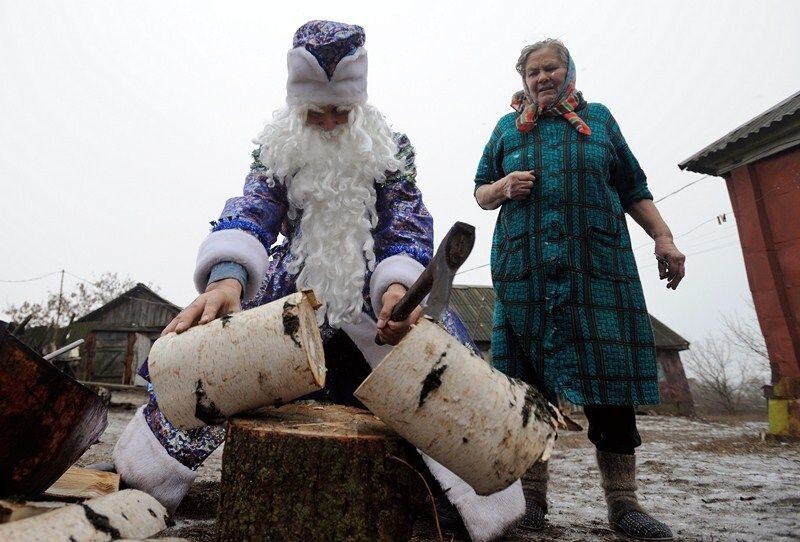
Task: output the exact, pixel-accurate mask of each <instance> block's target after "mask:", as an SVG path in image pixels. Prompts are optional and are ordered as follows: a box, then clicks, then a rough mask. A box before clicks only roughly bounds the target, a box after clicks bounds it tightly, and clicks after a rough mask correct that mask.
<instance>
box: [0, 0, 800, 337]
mask: <svg viewBox="0 0 800 542" xmlns="http://www.w3.org/2000/svg"><path fill="white" fill-rule="evenodd" d="M310 19H335V20H340V21H344V22H348V23H355V24H360V25H361V26H363V27H364V28H365V30H366V36H367V41H366V47H367V49H368V50H369V57H370V78H369V94H370V101H371V102H372V103H373V104H374V105H376V106H378V107H379V108H380V109H381V110H382V111H383V112H384V113H385V114H386V116H387V117H388V119H389V121H390V122H391V123H392V125H393V126H394V127H395V129H397V130H400V131H403V132H405V133H407V134H408V135H409V137H410V138H411V141H412V143H413V144H414V145H415V147H416V149H417V165H418V183H419V186H420V188H421V190H422V192H423V195H424V199H425V202H426V204H427V206H428V208H429V209H430V211H431V213H432V214H433V216H434V218H435V223H436V242H437V243H438V241H439V240H440V239H441V237H442V236H443V235H444V233H445V232H446V231H447V229H448V228H449V226H450V225H451V224H452V223H453V222H454V221H456V220H462V221H465V222H469V223H471V224H474V225H475V226H476V228H477V234H478V241H477V244H476V247H475V250H474V252H473V255H472V256H471V257H470V259H469V260H468V261H467V263H466V264H465V265H464V267H463V269H471V268H476V267H479V266H483V265H484V264H486V263H488V258H489V249H490V239H491V233H492V229H493V226H494V220H495V218H496V213H495V212H487V211H483V210H481V209H479V208H478V207H477V205H476V204H475V202H474V200H473V197H472V189H473V178H474V173H475V169H476V166H477V164H478V160H479V158H480V155H481V152H482V150H483V147H484V145H485V144H486V141H487V140H488V138H489V135H490V132H491V130H492V128H493V127H494V125H495V123H496V121H497V119H498V118H499V117H500V116H502V115H503V114H505V113H506V112H508V111H510V109H509V107H508V102H509V98H510V96H511V94H512V93H513V92H514V91H516V90H518V89H519V88H520V85H521V83H520V80H519V78H518V76H517V74H516V72H515V71H514V63H515V61H516V58H517V56H518V54H519V51H520V49H521V48H522V47H523V46H524V45H525V44H528V43H531V42H534V41H538V40H540V39H543V38H545V37H558V38H560V39H562V40H563V41H564V42H565V44H566V45H567V47H568V48H569V49H570V51H571V53H572V56H573V58H574V59H575V63H576V66H577V70H578V75H577V87H578V89H579V90H581V91H582V92H583V94H584V96H585V97H586V99H587V100H588V101H595V102H602V103H604V104H606V105H607V106H608V107H609V108H610V109H611V111H612V113H613V114H614V116H615V117H616V119H617V121H618V122H619V124H620V126H621V127H622V131H623V134H624V135H625V137H626V139H627V141H628V143H629V145H630V147H631V148H632V150H633V152H634V153H635V154H636V156H637V158H638V159H639V162H640V163H641V165H642V167H643V169H644V170H645V172H646V173H647V175H648V178H649V183H650V188H651V191H652V192H653V194H654V195H655V197H656V199H658V198H659V197H663V196H665V195H667V194H669V193H670V192H672V191H674V190H676V189H678V188H680V187H681V186H683V185H685V184H687V183H689V182H691V181H693V180H694V179H698V178H700V177H701V176H700V175H697V174H694V173H688V172H682V171H680V170H679V169H678V167H677V163H678V162H680V161H682V160H683V159H685V158H687V157H689V156H691V155H692V154H694V153H695V152H697V151H698V150H700V149H702V148H703V147H705V146H706V145H708V144H709V143H711V142H713V141H715V140H716V139H718V138H720V137H722V136H723V135H725V134H726V133H728V132H729V131H731V130H733V129H734V128H736V127H737V126H739V125H741V124H743V123H744V122H746V121H748V120H749V119H751V118H752V117H754V116H756V115H758V114H759V113H761V112H763V111H764V110H766V109H768V108H770V107H771V106H773V105H775V104H776V103H778V102H780V101H781V100H783V99H784V98H786V97H788V96H789V95H791V94H793V93H794V92H796V91H797V90H798V89H800V60H798V58H800V57H799V56H798V53H800V32H798V31H797V21H798V20H800V2H795V1H790V0H786V1H782V2H780V1H759V2H732V1H726V2H698V1H686V2H644V1H618V2H609V1H603V2H580V1H578V2H575V1H573V2H570V3H567V4H564V3H561V2H552V1H551V2H538V1H531V2H519V1H514V2H503V1H494V2H487V1H483V2H465V1H462V2H433V1H431V0H427V1H421V2H416V1H406V2H399V3H397V2H395V3H388V2H374V1H373V2H346V1H341V0H340V1H336V2H333V1H330V0H328V1H322V2H316V1H311V0H304V1H303V2H280V1H272V2H266V1H262V2H249V3H245V2H216V3H210V2H188V1H184V2H153V1H137V2H108V1H75V2H56V1H53V2H36V1H25V2H15V1H12V0H0V183H2V185H1V186H2V191H0V216H2V243H1V244H0V247H1V248H0V281H2V282H0V318H3V316H4V314H3V308H5V307H6V306H8V304H19V303H21V302H23V301H25V300H30V301H39V300H42V299H44V298H45V296H46V294H47V292H48V291H57V290H58V286H59V285H58V280H59V276H58V275H57V274H53V275H50V276H47V277H45V278H43V279H41V280H36V281H30V282H21V283H20V282H7V281H19V280H25V279H31V278H35V277H38V276H41V275H45V274H47V273H51V272H55V271H58V270H60V269H65V270H66V271H67V272H68V273H70V274H68V275H67V276H66V281H65V282H66V283H65V288H66V289H70V288H72V287H73V286H74V285H75V283H76V281H77V280H78V279H77V278H75V276H78V277H82V278H85V279H90V280H91V279H94V278H96V277H98V276H99V275H100V274H101V273H103V272H106V271H112V272H116V273H118V274H120V275H121V276H128V277H130V278H132V279H134V280H136V281H139V282H144V283H153V284H154V285H156V286H157V287H158V288H159V293H160V294H161V295H163V296H164V297H166V298H167V299H169V300H170V301H172V302H174V303H176V304H178V305H185V304H188V303H189V302H190V301H191V300H192V299H193V298H194V296H195V295H196V294H195V292H194V288H193V286H192V281H191V276H192V271H193V269H194V262H195V256H196V250H197V247H198V245H199V244H200V242H201V241H202V240H203V238H204V237H205V236H206V235H207V233H208V228H209V226H208V222H209V221H210V220H215V219H216V218H217V217H218V215H219V212H220V211H221V210H222V206H223V204H224V202H225V199H226V198H228V197H231V196H235V195H237V194H239V193H240V190H241V185H242V182H243V180H244V176H245V174H246V172H247V171H248V167H249V164H250V161H251V160H250V152H251V150H252V148H253V145H252V143H251V140H252V138H253V137H254V136H255V135H256V134H257V133H258V132H259V131H260V129H261V127H262V126H263V123H264V122H265V121H266V120H267V119H269V118H270V116H271V112H272V111H273V110H274V109H276V108H277V107H279V106H280V105H281V104H282V103H283V100H284V99H285V81H286V52H287V50H288V49H289V47H290V45H291V37H292V34H293V33H294V31H295V30H296V29H297V28H298V27H299V26H300V25H301V24H303V23H304V22H305V21H307V20H310ZM658 207H659V209H660V210H661V212H662V214H663V215H664V217H665V219H666V220H667V223H668V224H669V225H670V227H671V228H672V230H673V232H674V233H675V235H676V237H677V239H676V242H677V244H678V247H679V248H680V249H681V250H683V252H684V253H686V254H687V256H688V259H687V277H686V278H685V279H684V282H683V283H681V285H680V288H679V289H678V290H677V291H675V292H673V291H671V290H669V291H668V290H666V289H665V288H664V283H662V282H659V280H658V275H657V270H656V268H655V261H654V258H653V255H652V248H653V247H652V242H650V241H649V238H647V237H646V236H645V235H644V233H643V232H642V231H641V230H640V229H639V228H638V226H636V224H635V223H633V222H632V221H630V220H629V226H630V228H631V231H632V237H633V245H634V247H635V248H638V250H636V256H637V261H638V264H639V268H640V272H641V274H642V282H643V285H644V290H645V295H646V298H647V303H648V308H649V310H650V312H651V313H652V314H653V315H655V316H656V317H657V318H659V319H661V320H662V321H663V322H665V323H666V324H667V325H669V326H670V327H672V328H673V329H675V330H676V331H677V332H679V333H681V334H682V335H684V336H685V337H687V338H688V339H689V340H698V339H701V338H703V337H704V336H706V335H708V334H712V333H714V332H716V331H717V330H718V328H719V326H720V320H721V315H722V314H733V313H737V312H738V313H742V314H744V313H746V312H747V301H748V300H749V299H750V292H749V288H748V284H747V279H746V275H745V270H744V263H743V260H742V253H741V249H740V247H739V243H738V235H737V231H736V225H735V220H732V218H733V217H732V214H731V212H730V210H731V203H730V200H729V197H728V193H727V190H726V188H725V183H724V181H723V180H722V179H720V178H716V177H710V178H707V179H705V180H702V181H701V182H699V183H697V184H696V185H694V186H692V187H691V188H688V189H686V190H684V191H682V192H680V194H677V195H675V196H672V197H670V198H668V199H666V200H665V201H663V202H662V203H659V204H658ZM722 213H727V217H728V221H727V222H726V223H724V224H723V225H718V224H717V222H716V220H713V219H714V217H716V216H717V215H720V214H722ZM701 224H702V225H701ZM697 226H699V227H697ZM695 227H697V228H696V229H694V228H695ZM690 231H691V233H688V234H686V235H682V234H684V233H686V232H690ZM639 247H641V248H639ZM457 282H458V283H462V284H491V281H490V278H489V270H488V267H480V268H478V269H475V270H473V271H468V272H465V273H462V274H461V275H459V277H458V280H457Z"/></svg>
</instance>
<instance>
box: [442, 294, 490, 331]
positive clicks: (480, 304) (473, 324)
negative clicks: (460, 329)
mask: <svg viewBox="0 0 800 542" xmlns="http://www.w3.org/2000/svg"><path fill="white" fill-rule="evenodd" d="M450 306H451V307H452V308H454V309H455V310H456V312H457V313H458V314H459V316H461V319H462V320H463V321H464V324H465V325H466V326H467V329H468V330H469V334H470V336H472V340H474V341H477V342H482V341H485V342H489V341H491V340H492V315H493V313H494V290H493V289H492V287H491V286H459V285H454V286H453V289H452V290H451V291H450Z"/></svg>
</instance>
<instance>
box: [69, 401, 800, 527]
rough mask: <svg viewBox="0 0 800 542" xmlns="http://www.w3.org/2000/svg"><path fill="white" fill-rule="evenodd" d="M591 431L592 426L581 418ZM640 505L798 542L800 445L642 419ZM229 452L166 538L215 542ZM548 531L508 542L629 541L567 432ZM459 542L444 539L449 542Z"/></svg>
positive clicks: (582, 446) (93, 453) (689, 521)
mask: <svg viewBox="0 0 800 542" xmlns="http://www.w3.org/2000/svg"><path fill="white" fill-rule="evenodd" d="M145 399H146V398H145V395H144V394H143V393H142V394H138V393H127V392H126V393H121V392H115V394H114V396H113V397H112V409H111V411H110V412H109V426H108V429H107V430H106V432H105V433H104V434H103V435H102V437H101V439H100V442H99V443H98V444H96V445H94V446H92V448H90V449H89V450H88V451H87V452H86V454H84V456H83V457H82V458H81V460H80V461H79V462H78V465H85V464H87V463H92V462H94V461H100V460H108V459H109V458H110V455H111V448H112V447H113V445H114V442H116V439H117V438H118V437H119V435H120V433H121V432H122V430H123V428H124V427H125V424H126V423H127V422H128V420H129V419H130V418H131V416H132V415H133V413H134V408H135V406H136V405H138V404H142V403H143V402H144V401H145ZM576 420H577V421H578V422H579V423H583V425H584V426H585V420H584V419H582V418H581V417H580V415H577V416H576ZM639 429H640V432H641V434H642V441H643V444H642V446H641V448H639V450H638V453H637V456H638V458H639V465H640V470H639V484H640V491H639V498H640V501H641V502H642V504H643V506H644V507H645V508H646V509H647V510H648V511H650V512H651V513H652V514H653V515H654V516H656V517H658V518H659V519H661V520H662V521H664V522H665V523H667V524H668V525H670V526H671V527H672V529H673V531H674V532H675V534H676V539H678V540H691V541H703V542H718V541H739V540H743V541H744V540H746V541H751V540H752V541H756V540H758V541H762V540H764V541H767V540H776V541H789V540H800V443H781V442H773V441H769V440H762V438H761V434H762V433H763V432H765V431H766V429H767V427H766V423H765V422H762V421H755V420H749V421H748V420H747V418H746V417H745V418H744V419H743V418H742V417H738V418H731V419H724V418H717V419H699V418H698V419H687V418H678V417H669V416H654V415H650V416H641V417H640V418H639ZM221 465H222V449H221V448H220V449H218V450H217V451H216V452H214V453H213V454H212V455H211V457H210V458H209V459H208V461H207V462H206V463H205V464H204V465H203V466H202V467H201V468H200V470H199V477H198V479H197V482H196V483H195V485H194V486H193V488H192V490H191V491H190V493H189V495H188V496H187V498H186V500H185V501H184V502H183V504H182V505H181V506H180V507H179V508H178V510H177V512H176V514H175V517H174V520H175V525H174V526H173V527H171V528H170V529H168V530H167V531H164V532H163V533H162V534H160V535H159V536H178V537H184V538H188V539H190V540H195V541H202V542H205V541H211V540H215V539H216V532H215V520H214V518H215V513H216V505H217V499H218V497H219V477H220V469H221ZM550 465H551V467H550V473H551V481H550V513H549V514H548V518H549V525H548V526H547V528H546V529H545V530H544V531H541V532H539V533H536V534H530V533H522V532H512V533H509V535H508V536H507V538H506V540H510V541H544V540H567V541H570V542H577V541H584V540H585V541H600V542H607V541H615V540H625V539H624V538H620V537H618V536H616V535H615V534H614V533H613V532H612V531H610V530H609V529H608V525H607V522H606V518H605V505H604V502H603V495H602V491H601V489H600V483H599V473H598V470H597V465H596V463H595V460H594V448H593V447H592V445H591V443H590V442H589V441H588V440H587V438H586V434H585V432H583V433H566V432H565V433H562V434H561V435H560V437H559V441H558V443H557V446H556V450H555V452H554V454H553V458H552V461H551V464H550ZM451 539H453V540H461V539H462V538H460V537H459V536H458V535H457V534H456V535H453V534H452V533H446V534H445V540H451ZM414 540H415V541H419V542H423V541H426V542H427V541H433V540H437V536H436V531H435V528H434V524H433V521H432V520H431V519H430V518H427V517H423V518H420V519H419V520H418V521H417V523H416V524H415V536H414Z"/></svg>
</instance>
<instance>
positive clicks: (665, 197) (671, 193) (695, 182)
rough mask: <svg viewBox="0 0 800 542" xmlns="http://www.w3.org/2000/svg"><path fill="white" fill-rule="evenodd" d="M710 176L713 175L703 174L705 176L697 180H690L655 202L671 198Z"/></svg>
mask: <svg viewBox="0 0 800 542" xmlns="http://www.w3.org/2000/svg"><path fill="white" fill-rule="evenodd" d="M709 177H711V175H703V176H702V177H700V178H699V179H695V180H693V181H692V182H690V183H686V184H685V185H683V186H681V187H680V188H678V189H677V190H675V191H674V192H670V193H669V194H667V195H666V196H664V197H661V198H658V199H657V200H655V201H654V202H653V203H658V202H660V201H664V200H665V199H667V198H669V197H671V196H674V195H675V194H677V193H678V192H682V191H683V190H686V189H687V188H689V187H690V186H692V185H695V184H697V183H699V182H700V181H703V180H705V179H708V178H709Z"/></svg>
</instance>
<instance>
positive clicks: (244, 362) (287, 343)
mask: <svg viewBox="0 0 800 542" xmlns="http://www.w3.org/2000/svg"><path fill="white" fill-rule="evenodd" d="M319 306H320V305H319V303H318V302H317V300H316V298H315V297H314V294H313V293H312V292H310V291H306V292H297V293H295V294H292V295H289V296H287V297H284V298H283V299H279V300H277V301H273V302H272V303H268V304H267V305H262V306H261V307H257V308H254V309H250V310H246V311H242V312H237V313H234V314H231V315H227V316H223V317H222V318H219V319H217V320H214V321H212V322H209V323H208V324H205V325H202V326H195V327H193V328H191V329H188V330H187V331H185V332H183V333H181V334H180V335H179V334H176V333H170V334H169V335H167V336H165V337H162V338H160V339H159V340H157V341H156V342H155V344H154V345H153V348H152V349H151V350H150V357H149V362H148V364H149V368H150V379H151V380H152V382H153V386H154V387H155V390H156V394H157V395H158V404H159V407H160V408H161V411H162V412H163V413H164V415H165V416H166V417H167V419H168V420H169V421H170V422H172V423H173V424H174V425H176V426H178V427H181V428H183V429H191V428H194V427H200V426H203V425H215V424H219V423H222V422H223V421H225V419H226V418H227V417H228V416H232V415H234V414H238V413H240V412H244V411H246V410H251V409H254V408H258V407H263V406H267V405H274V404H279V403H285V402H288V401H291V400H293V399H296V398H298V397H301V396H303V395H306V394H308V393H311V392H313V391H316V390H318V389H320V388H322V387H323V386H324V384H325V358H324V354H323V350H322V338H321V337H320V334H319V328H318V327H317V319H316V315H315V313H314V311H315V310H316V309H317V308H318V307H319Z"/></svg>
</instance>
